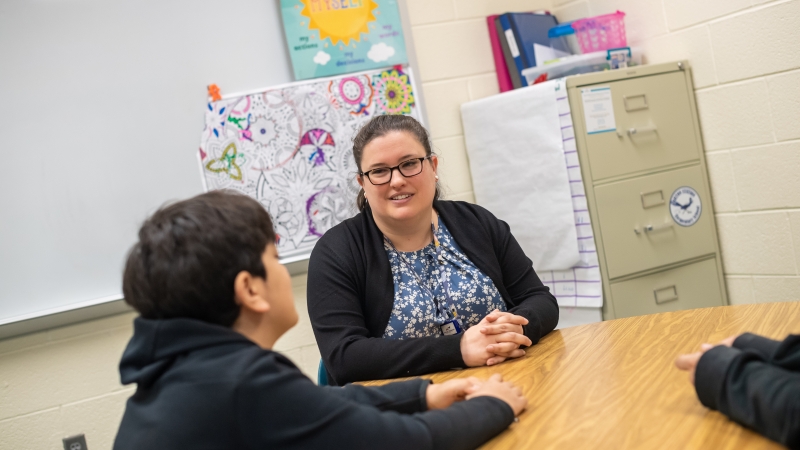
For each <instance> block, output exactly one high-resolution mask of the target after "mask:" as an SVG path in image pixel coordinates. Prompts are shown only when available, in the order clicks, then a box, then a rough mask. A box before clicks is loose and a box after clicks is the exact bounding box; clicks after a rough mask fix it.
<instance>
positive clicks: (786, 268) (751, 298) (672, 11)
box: [553, 0, 800, 304]
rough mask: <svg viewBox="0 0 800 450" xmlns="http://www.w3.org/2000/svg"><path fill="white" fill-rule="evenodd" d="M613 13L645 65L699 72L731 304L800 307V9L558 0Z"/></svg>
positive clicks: (562, 11) (721, 0)
mask: <svg viewBox="0 0 800 450" xmlns="http://www.w3.org/2000/svg"><path fill="white" fill-rule="evenodd" d="M617 9H619V10H622V11H625V13H626V14H627V16H626V17H625V23H626V25H627V28H628V30H627V31H628V40H629V43H630V44H632V45H639V46H641V47H642V49H643V50H644V54H645V56H646V59H647V61H648V62H651V63H657V62H667V61H674V60H678V59H688V60H689V61H690V63H691V65H692V67H693V71H694V72H693V73H694V83H695V89H696V91H695V93H696V97H697V105H698V109H699V113H700V122H701V123H700V125H701V128H702V132H703V139H704V141H705V149H706V152H707V154H706V157H707V159H708V166H709V176H710V179H711V189H712V195H713V197H714V198H713V200H714V213H715V214H716V216H717V224H718V228H719V235H720V242H721V246H722V260H723V265H724V271H725V278H726V282H727V285H728V294H729V295H730V301H731V303H733V304H741V303H753V302H771V301H783V300H800V276H798V275H800V45H799V44H798V43H800V0H788V1H787V0H782V1H768V0H701V1H697V0H577V1H570V0H553V12H554V13H555V14H556V16H557V17H558V18H559V20H561V21H568V20H573V19H577V18H580V17H585V16H589V15H596V14H605V13H609V12H613V11H615V10H617Z"/></svg>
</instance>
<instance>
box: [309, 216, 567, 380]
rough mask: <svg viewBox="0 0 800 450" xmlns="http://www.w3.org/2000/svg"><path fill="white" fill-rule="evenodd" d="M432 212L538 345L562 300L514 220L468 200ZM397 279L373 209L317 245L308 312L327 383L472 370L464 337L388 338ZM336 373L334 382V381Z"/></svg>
mask: <svg viewBox="0 0 800 450" xmlns="http://www.w3.org/2000/svg"><path fill="white" fill-rule="evenodd" d="M433 207H434V209H436V211H437V212H438V213H439V217H440V218H441V220H442V221H444V224H445V226H447V229H448V230H449V231H450V234H452V236H453V238H454V239H455V240H456V242H457V243H458V245H459V247H461V249H462V250H463V252H464V254H466V255H467V257H468V258H469V259H470V261H472V262H473V263H474V264H475V266H477V267H478V269H480V270H481V271H482V272H483V273H485V274H486V275H488V276H489V277H490V278H491V279H492V281H493V282H494V284H495V286H497V289H498V290H499V291H500V295H502V297H503V300H504V301H505V302H506V306H507V307H508V309H509V311H511V312H513V313H514V314H518V315H520V316H523V317H525V318H527V319H528V321H529V323H528V325H526V326H525V327H524V329H525V335H526V336H528V337H529V338H530V339H531V341H533V343H534V344H535V343H536V342H538V341H539V339H540V338H541V337H543V336H544V335H546V334H547V333H549V332H550V331H552V330H553V329H554V328H555V327H556V324H557V323H558V305H557V303H556V299H555V297H553V295H552V294H550V289H549V288H548V287H547V286H544V285H543V284H542V282H541V280H539V277H538V276H537V275H536V272H534V270H533V267H532V264H531V260H530V259H528V257H527V256H525V253H524V252H523V251H522V248H521V247H520V246H519V244H518V243H517V241H516V239H514V236H512V235H511V231H510V229H509V227H508V224H506V223H505V222H503V221H501V220H498V219H497V218H496V217H495V216H494V215H493V214H492V213H490V212H489V211H487V210H486V209H484V208H482V207H480V206H477V205H473V204H471V203H466V202H456V201H435V202H434V203H433ZM393 303H394V284H393V282H392V270H391V267H390V266H389V258H388V257H387V256H386V251H385V250H384V248H383V234H382V233H381V231H380V230H379V229H378V227H377V225H376V224H375V221H374V220H373V218H372V212H371V210H370V209H369V206H367V208H366V209H364V211H362V212H361V213H360V214H358V215H357V216H355V217H353V218H351V219H348V220H345V221H344V222H342V223H340V224H339V225H337V226H335V227H333V228H331V229H330V230H329V231H328V232H327V233H325V235H324V236H323V237H322V238H321V239H320V240H319V242H317V245H316V246H315V247H314V251H313V252H312V253H311V260H310V262H309V266H308V313H309V316H310V317H311V325H312V327H313V329H314V335H315V336H316V338H317V345H318V346H319V350H320V353H321V354H322V359H323V361H324V362H325V367H326V368H327V370H328V374H329V382H331V383H335V384H340V385H341V384H344V383H350V382H353V381H362V380H375V379H385V378H397V377H405V376H414V375H420V374H425V373H431V372H439V371H443V370H448V369H451V368H456V367H466V366H465V364H464V360H463V359H462V358H461V347H460V341H461V337H462V336H463V333H462V334H458V335H454V336H441V337H434V336H430V337H423V338H416V339H407V340H393V339H383V337H382V336H383V332H384V330H385V329H386V325H387V324H388V323H389V317H390V315H391V313H392V306H393ZM331 378H332V379H331Z"/></svg>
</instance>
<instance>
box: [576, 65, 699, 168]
mask: <svg viewBox="0 0 800 450" xmlns="http://www.w3.org/2000/svg"><path fill="white" fill-rule="evenodd" d="M600 86H609V87H610V88H611V98H612V101H613V110H614V118H615V122H616V128H617V132H616V133H615V132H605V133H599V134H588V135H586V144H587V148H588V154H589V160H590V162H591V170H592V178H593V179H594V180H602V179H604V178H609V177H613V176H618V175H624V174H627V173H634V172H641V171H646V170H650V169H654V168H658V167H661V166H665V165H671V164H677V163H681V162H687V161H691V160H694V159H698V158H699V148H698V142H697V140H696V137H695V131H694V130H695V128H694V121H693V119H692V108H691V103H690V101H689V95H690V93H689V92H688V88H687V85H686V80H685V78H684V74H683V72H673V73H668V74H664V75H660V76H648V77H639V78H632V79H629V80H624V81H615V82H611V83H602V84H598V85H596V87H600Z"/></svg>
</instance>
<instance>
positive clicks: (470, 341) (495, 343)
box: [461, 310, 532, 367]
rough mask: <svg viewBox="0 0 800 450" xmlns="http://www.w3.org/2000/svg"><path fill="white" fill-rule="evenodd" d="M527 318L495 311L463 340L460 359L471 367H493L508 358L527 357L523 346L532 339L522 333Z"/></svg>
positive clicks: (466, 332) (469, 331)
mask: <svg viewBox="0 0 800 450" xmlns="http://www.w3.org/2000/svg"><path fill="white" fill-rule="evenodd" d="M527 324H528V319H526V318H524V317H522V316H518V315H516V314H513V313H509V312H502V311H500V310H494V311H492V312H491V313H489V315H487V316H486V317H484V318H483V320H481V321H480V322H479V323H478V324H477V325H475V326H472V327H470V328H469V329H467V331H465V332H464V336H463V337H462V338H461V357H462V358H463V359H464V363H465V364H466V365H467V366H468V367H477V366H483V365H486V366H491V365H494V364H499V363H501V362H503V361H505V360H506V359H510V358H519V357H521V356H524V355H525V350H523V349H521V348H520V347H521V346H529V345H531V344H532V342H531V340H530V339H528V337H527V336H525V335H524V334H523V328H522V327H523V326H524V325H527Z"/></svg>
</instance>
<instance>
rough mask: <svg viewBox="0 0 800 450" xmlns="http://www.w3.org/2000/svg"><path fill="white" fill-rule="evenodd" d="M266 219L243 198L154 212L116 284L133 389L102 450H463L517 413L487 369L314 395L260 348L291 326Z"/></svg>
mask: <svg viewBox="0 0 800 450" xmlns="http://www.w3.org/2000/svg"><path fill="white" fill-rule="evenodd" d="M275 240H276V237H275V233H274V231H273V228H272V222H271V221H270V218H269V215H268V214H267V212H266V211H265V210H264V208H263V207H262V206H261V205H260V204H259V203H258V202H256V201H255V200H253V199H251V198H249V197H246V196H244V195H241V194H236V193H231V192H222V191H214V192H210V193H207V194H202V195H199V196H197V197H194V198H191V199H189V200H185V201H182V202H179V203H175V204H172V205H170V206H166V207H163V208H162V209H160V210H159V211H157V212H156V213H154V214H153V215H152V216H151V217H150V218H149V219H147V221H145V223H144V225H142V228H141V230H140V231H139V242H137V243H136V244H135V245H134V246H133V248H132V249H131V250H130V253H129V255H128V259H127V263H126V265H125V273H124V276H123V292H124V295H125V301H126V302H127V303H128V304H130V305H131V306H133V307H134V308H135V309H136V310H137V311H138V312H139V313H140V317H138V318H137V319H135V321H134V334H133V337H132V338H131V341H130V343H129V344H128V347H127V348H126V350H125V353H124V354H123V356H122V361H121V362H120V374H121V377H122V382H123V383H124V384H128V383H137V385H138V386H137V390H136V393H135V394H134V395H133V396H132V397H131V398H130V399H129V400H128V403H127V405H126V409H125V415H124V416H123V418H122V424H121V425H120V429H119V432H118V434H117V438H116V441H115V443H114V448H115V449H118V450H124V449H143V448H158V449H189V448H191V449H200V448H209V449H210V448H214V449H219V448H236V449H250V448H252V449H266V448H270V449H273V448H275V449H278V448H280V449H283V448H286V449H288V448H293V449H294V448H296V449H314V448H324V449H338V448H347V449H368V448H382V449H384V450H389V449H401V448H408V449H466V448H475V447H477V446H479V445H480V444H482V443H484V442H485V441H487V440H488V439H490V438H492V437H493V436H495V435H496V434H498V433H500V432H501V431H503V430H504V429H505V428H506V427H508V426H509V425H510V424H511V422H512V421H513V420H514V417H515V416H516V415H518V414H519V413H520V412H521V411H522V410H523V409H524V407H525V405H526V403H527V400H526V399H525V398H524V397H523V396H522V394H521V392H520V391H519V389H517V388H515V387H514V386H512V385H511V384H510V383H506V382H503V381H502V378H501V377H500V376H499V375H494V376H493V377H492V378H490V379H489V380H486V381H481V380H478V379H475V378H469V379H457V380H451V381H448V382H445V383H442V384H436V385H434V384H431V383H430V382H429V381H427V380H420V379H416V380H411V381H405V382H398V383H391V384H387V385H385V386H381V387H364V386H356V385H347V386H344V387H318V386H316V385H315V384H314V383H312V382H311V380H309V379H308V378H307V377H305V376H304V375H303V374H302V373H301V372H300V370H298V369H297V367H296V366H295V365H294V364H292V362H291V361H289V360H288V359H286V358H285V357H284V356H282V355H280V354H278V353H275V352H273V351H272V350H271V348H272V346H273V344H274V343H275V341H277V340H278V338H279V337H281V335H283V334H284V333H285V332H286V331H287V330H289V329H290V328H291V327H292V326H294V325H295V324H296V323H297V311H296V310H295V308H294V299H293V298H292V289H291V280H290V277H289V274H288V272H287V271H286V268H285V267H283V266H282V265H281V264H280V263H279V261H278V254H277V249H276V247H275Z"/></svg>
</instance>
